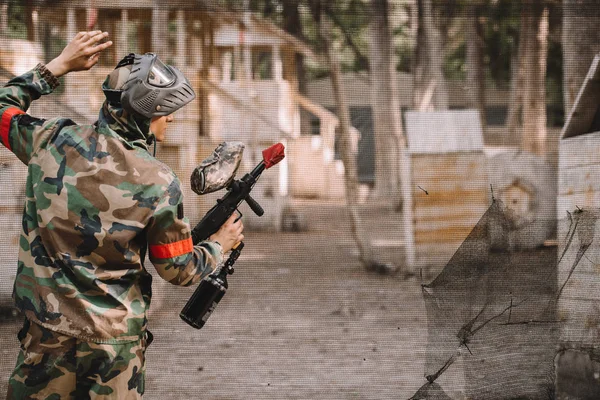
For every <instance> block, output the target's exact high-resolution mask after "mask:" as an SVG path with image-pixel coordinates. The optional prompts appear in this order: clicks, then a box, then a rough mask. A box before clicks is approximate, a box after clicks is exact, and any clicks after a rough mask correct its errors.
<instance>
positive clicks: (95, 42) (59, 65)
mask: <svg viewBox="0 0 600 400" xmlns="http://www.w3.org/2000/svg"><path fill="white" fill-rule="evenodd" d="M107 37H108V32H102V31H90V32H79V33H78V34H77V35H75V37H74V38H73V39H72V40H71V41H70V42H69V44H67V45H66V46H65V48H64V49H63V51H62V52H61V53H60V55H59V56H58V57H56V58H55V59H54V60H52V61H50V62H49V63H48V64H47V65H46V68H47V69H48V70H50V72H52V74H53V75H54V76H56V77H57V78H58V77H60V76H62V75H65V74H68V73H69V72H72V71H85V70H88V69H90V68H92V67H93V66H94V65H96V63H97V62H98V57H99V56H100V53H101V52H102V51H103V50H105V49H107V48H109V47H110V46H112V44H113V43H112V41H110V40H109V41H107V42H104V43H101V41H102V40H104V39H105V38H107Z"/></svg>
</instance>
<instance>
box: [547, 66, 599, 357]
mask: <svg viewBox="0 0 600 400" xmlns="http://www.w3.org/2000/svg"><path fill="white" fill-rule="evenodd" d="M599 106H600V55H597V56H596V57H595V58H594V60H593V62H592V65H591V67H590V69H589V72H588V75H587V76H586V78H585V80H584V83H583V85H582V87H581V90H580V91H579V94H578V95H577V98H576V99H575V103H574V105H573V109H572V110H571V112H570V114H569V116H568V118H567V121H566V123H565V126H564V128H563V131H562V134H561V140H560V144H559V184H558V186H559V191H558V200H557V219H558V220H559V232H558V236H559V243H561V246H560V247H559V256H560V255H561V254H562V253H563V250H564V249H565V242H566V241H567V240H568V239H567V234H568V232H569V227H570V226H571V223H570V222H571V220H574V221H577V219H578V217H579V216H580V215H586V214H587V215H586V219H587V221H588V222H587V225H586V226H585V227H582V225H583V224H580V225H579V226H578V227H576V228H575V229H576V230H575V232H576V237H575V241H577V240H579V241H581V242H583V244H586V243H584V242H585V241H586V240H588V241H589V243H587V245H588V246H589V247H588V248H587V250H585V257H583V258H582V259H581V261H580V262H579V263H578V264H577V266H576V267H575V269H573V265H572V264H571V263H569V262H564V260H563V261H561V262H560V263H559V264H558V284H559V288H561V287H562V286H564V288H562V292H561V294H560V297H559V302H558V316H559V318H560V319H561V320H564V321H566V325H565V329H563V335H562V340H563V342H565V343H570V344H571V345H576V346H580V347H581V346H583V347H588V346H598V343H600V319H599V318H598V316H599V315H600V308H599V306H598V304H599V302H600V268H599V265H600V223H598V222H597V221H598V220H599V218H598V217H599V216H600V112H599ZM587 217H589V218H587ZM582 229H584V230H585V231H584V230H582ZM586 236H587V239H586ZM569 251H570V250H569ZM573 251H577V249H573ZM566 259H568V257H566V258H565V260H566Z"/></svg>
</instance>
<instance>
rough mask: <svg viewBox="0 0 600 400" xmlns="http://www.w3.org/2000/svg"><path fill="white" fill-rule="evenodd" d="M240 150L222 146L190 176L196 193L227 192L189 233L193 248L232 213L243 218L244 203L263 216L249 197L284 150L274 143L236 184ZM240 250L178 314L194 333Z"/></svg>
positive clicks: (223, 289) (225, 285)
mask: <svg viewBox="0 0 600 400" xmlns="http://www.w3.org/2000/svg"><path fill="white" fill-rule="evenodd" d="M243 150H244V145H243V144H242V143H240V142H224V143H221V144H220V145H219V146H217V148H216V149H215V151H214V152H213V154H212V155H211V156H210V157H208V158H207V159H206V160H204V161H203V162H202V163H201V164H200V165H199V166H198V167H197V168H196V169H195V170H194V172H193V173H192V177H191V185H192V190H193V191H194V192H195V193H198V194H206V193H211V192H214V191H217V190H219V189H221V188H223V187H226V188H227V193H226V194H225V195H224V196H223V197H222V198H220V199H218V200H217V204H215V205H214V206H213V207H212V208H211V209H210V210H209V211H208V212H207V213H206V215H205V216H204V217H203V218H202V220H201V221H200V222H199V223H198V224H197V225H196V226H195V227H194V229H192V241H193V242H194V244H198V243H200V242H201V241H203V240H206V239H208V238H209V237H210V236H211V235H212V234H214V233H215V232H217V231H218V230H219V228H220V227H221V226H222V225H223V224H224V223H225V221H227V219H229V217H230V216H231V215H232V214H233V213H234V212H236V211H237V212H238V213H239V215H240V217H239V218H241V216H242V214H241V212H240V211H239V210H238V207H239V205H240V204H241V203H242V202H243V201H246V203H248V206H250V209H252V211H254V213H255V214H256V215H258V216H259V217H260V216H262V215H263V214H264V210H263V209H262V207H261V206H260V204H258V203H257V202H256V200H254V199H253V198H252V197H251V196H250V192H251V191H252V188H253V187H254V185H255V183H256V181H257V180H258V178H259V177H260V175H261V174H262V173H263V171H264V170H265V169H268V168H270V167H272V166H273V165H275V164H277V163H278V162H279V161H281V160H282V159H283V158H284V157H285V155H284V146H283V145H282V144H281V143H277V144H275V145H273V146H271V147H269V148H267V149H265V150H263V151H262V156H263V159H262V161H261V162H260V163H258V165H257V166H256V167H255V168H254V169H253V170H252V171H251V172H249V173H247V174H246V175H244V177H242V179H240V180H236V179H234V176H235V173H236V171H237V169H238V167H239V164H240V161H241V156H242V153H243ZM243 247H244V243H243V242H240V243H238V244H237V245H236V246H234V248H233V249H232V251H231V254H230V255H229V258H228V259H227V261H225V263H224V264H223V266H222V267H220V268H217V270H216V271H215V272H213V273H212V274H210V275H209V276H207V277H206V278H204V279H203V280H202V281H200V284H199V285H198V288H196V290H195V291H194V294H193V295H192V297H191V298H190V299H189V300H188V302H187V303H186V305H185V306H184V307H183V309H182V310H181V313H179V316H180V317H181V319H183V320H184V321H185V322H186V323H188V324H189V325H191V326H193V327H194V328H196V329H200V328H202V327H203V326H204V324H205V323H206V321H207V320H208V318H209V317H210V315H211V314H212V312H213V311H214V309H215V307H216V306H217V304H218V303H219V302H220V301H221V299H222V298H223V296H224V295H225V292H226V291H227V288H228V283H227V275H231V274H233V271H234V269H233V264H234V263H235V261H236V260H237V259H238V257H239V256H240V252H241V250H242V249H243Z"/></svg>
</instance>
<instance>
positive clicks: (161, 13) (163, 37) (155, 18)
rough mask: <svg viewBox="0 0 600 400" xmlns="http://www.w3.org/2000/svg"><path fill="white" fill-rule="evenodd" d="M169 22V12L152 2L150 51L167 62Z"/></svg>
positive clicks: (156, 2) (157, 3)
mask: <svg viewBox="0 0 600 400" xmlns="http://www.w3.org/2000/svg"><path fill="white" fill-rule="evenodd" d="M168 22H169V11H168V10H166V9H163V8H162V7H161V6H160V3H159V2H158V1H155V2H154V6H153V7H152V51H153V52H155V53H156V54H158V56H159V57H160V58H161V59H162V60H163V62H165V63H166V62H167V59H168V58H169V54H167V46H166V43H167V36H168V34H169V31H168Z"/></svg>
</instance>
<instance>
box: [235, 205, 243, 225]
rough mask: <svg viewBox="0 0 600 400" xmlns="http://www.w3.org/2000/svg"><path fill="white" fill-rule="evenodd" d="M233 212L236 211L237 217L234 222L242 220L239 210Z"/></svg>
mask: <svg viewBox="0 0 600 400" xmlns="http://www.w3.org/2000/svg"><path fill="white" fill-rule="evenodd" d="M235 211H237V213H238V217H237V218H236V219H235V221H234V222H238V221H239V220H240V219H241V218H242V212H241V211H240V210H238V209H237V208H236V209H235Z"/></svg>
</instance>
